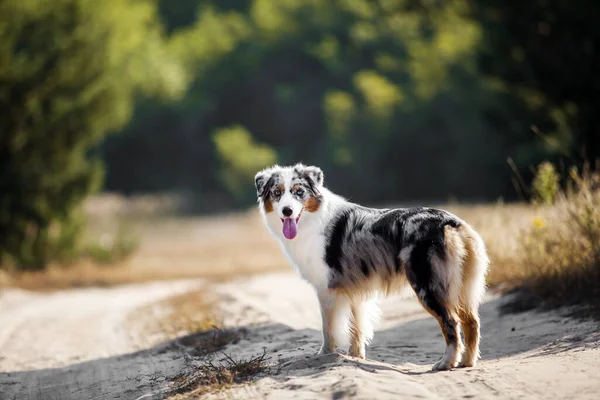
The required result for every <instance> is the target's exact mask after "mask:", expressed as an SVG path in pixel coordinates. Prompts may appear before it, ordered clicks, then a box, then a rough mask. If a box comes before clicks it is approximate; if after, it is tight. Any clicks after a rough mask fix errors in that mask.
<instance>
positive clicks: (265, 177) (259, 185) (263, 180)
mask: <svg viewBox="0 0 600 400" xmlns="http://www.w3.org/2000/svg"><path fill="white" fill-rule="evenodd" d="M270 177H271V172H270V171H269V170H262V171H260V172H258V173H257V174H256V175H255V176H254V186H256V195H257V196H258V197H262V196H263V195H264V194H265V191H266V190H268V188H267V183H268V182H269V178H270Z"/></svg>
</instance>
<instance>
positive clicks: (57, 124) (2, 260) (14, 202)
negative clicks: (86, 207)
mask: <svg viewBox="0 0 600 400" xmlns="http://www.w3.org/2000/svg"><path fill="white" fill-rule="evenodd" d="M0 15H2V18H0V194H1V197H0V266H7V265H14V266H16V267H18V268H25V269H40V268H43V267H44V266H46V265H47V264H48V263H50V262H51V261H54V260H57V261H61V260H64V259H73V258H74V257H77V254H76V253H77V250H78V249H80V242H81V239H80V238H81V237H82V235H81V232H82V228H83V226H84V223H85V221H83V220H82V219H81V218H82V216H81V214H79V213H78V212H77V210H78V208H79V205H80V204H81V202H82V200H83V199H84V198H85V197H86V196H87V195H89V194H90V193H91V192H93V191H94V190H96V189H97V188H98V187H99V186H100V183H101V180H102V175H103V174H102V165H101V163H100V162H99V161H98V160H97V159H95V158H94V157H91V156H90V154H89V153H90V149H92V148H93V146H94V145H95V144H96V143H97V142H98V141H99V140H100V139H102V138H103V137H104V136H105V135H106V134H107V133H109V132H111V131H114V130H116V129H119V128H121V127H122V126H123V125H124V124H125V123H126V122H127V121H128V120H129V118H130V116H131V114H132V109H133V101H134V99H135V96H136V95H137V94H138V93H148V94H165V95H176V94H178V93H179V92H181V90H182V89H183V86H184V83H185V77H184V74H183V73H182V71H181V69H180V68H179V64H178V63H177V62H176V61H174V60H173V59H172V57H170V56H167V53H166V47H165V43H164V37H163V34H162V28H161V26H160V24H159V22H158V18H157V15H156V10H155V5H154V3H152V2H146V1H137V0H103V1H87V0H54V1H38V0H3V1H1V2H0Z"/></svg>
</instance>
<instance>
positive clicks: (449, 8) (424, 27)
mask: <svg viewBox="0 0 600 400" xmlns="http://www.w3.org/2000/svg"><path fill="white" fill-rule="evenodd" d="M169 4H170V3H167V2H159V5H160V10H161V13H162V15H163V18H164V19H165V21H166V24H167V26H169V27H170V30H171V31H172V34H171V40H170V49H171V51H172V52H173V53H174V54H176V58H178V59H182V60H184V64H185V68H186V71H188V73H189V74H190V76H191V77H192V78H191V83H190V86H189V88H188V91H187V93H186V96H185V97H184V98H183V99H181V101H178V102H176V103H170V104H165V103H163V102H159V101H152V102H143V103H139V106H138V109H137V111H136V114H135V117H134V119H133V121H132V123H131V124H130V125H129V126H128V127H127V128H126V129H125V130H124V132H123V134H122V135H120V136H114V137H111V138H109V139H108V140H107V141H106V142H105V143H104V145H103V147H102V154H103V155H104V158H105V160H106V161H107V181H106V188H107V189H108V190H118V191H124V192H126V193H133V192H145V191H165V190H170V191H182V190H183V191H188V190H191V191H193V192H195V193H197V194H199V196H198V197H199V198H198V202H197V204H198V207H199V209H201V210H214V209H215V208H219V207H223V208H229V207H232V206H238V205H242V204H251V203H252V202H253V201H254V199H253V198H252V193H251V192H249V191H246V190H243V189H242V188H240V187H239V186H240V185H242V186H243V185H248V182H244V181H243V180H240V179H238V180H236V181H235V184H232V182H233V181H232V179H231V178H230V177H229V178H224V176H226V175H228V176H231V174H235V175H237V176H241V175H239V172H240V169H239V168H238V167H233V166H232V164H231V163H230V162H228V161H225V160H227V159H231V156H226V155H225V154H224V153H223V151H222V150H219V149H218V148H217V146H216V143H217V142H215V141H213V140H212V134H213V132H215V131H216V130H219V129H222V128H226V127H230V126H239V127H240V129H242V128H243V129H246V130H247V131H248V132H252V135H253V138H254V139H256V140H257V141H258V142H260V143H265V144H266V145H268V146H269V147H271V148H272V149H274V150H275V151H276V153H277V159H278V160H279V161H280V162H281V163H292V162H297V161H304V162H305V163H314V164H318V165H320V166H321V167H322V168H324V169H325V170H326V173H327V177H328V182H329V185H330V186H332V187H333V189H334V190H338V191H341V192H343V193H344V194H345V195H348V196H350V197H352V198H353V199H355V200H357V201H368V202H381V201H390V200H415V199H432V200H433V199H444V200H445V199H447V198H448V197H459V198H463V199H485V198H496V197H497V196H501V195H509V194H510V193H512V188H511V183H510V170H509V169H508V168H507V167H506V164H505V159H506V157H507V156H508V155H511V154H512V153H514V152H519V151H520V152H523V153H526V154H531V153H532V151H531V150H530V149H528V148H527V147H528V146H532V145H531V139H532V138H533V137H534V136H535V135H533V133H531V132H530V131H529V125H530V121H527V120H526V119H525V118H524V117H525V116H527V115H528V114H527V113H524V112H523V113H522V115H521V116H520V117H523V118H521V119H519V116H517V118H515V116H514V114H513V112H512V111H513V110H511V108H510V107H509V106H508V105H507V104H506V103H505V101H504V99H503V98H502V96H503V94H502V93H501V94H500V95H498V91H497V90H496V88H495V87H494V85H493V84H492V83H490V82H489V81H487V80H485V79H483V77H482V76H480V74H479V73H478V70H477V52H478V49H479V44H480V40H481V37H482V27H481V25H480V24H479V23H478V21H476V20H473V19H472V18H471V17H470V14H469V12H470V6H469V2H468V1H466V0H453V1H445V2H439V1H409V0H379V1H367V0H355V1H350V0H337V1H325V0H310V1H301V0H253V1H233V0H228V1H219V2H216V1H212V2H211V1H192V0H188V1H182V2H178V3H177V5H175V4H174V3H173V5H171V6H169ZM175 7H178V8H181V9H185V10H192V9H194V11H195V12H196V19H195V21H194V22H190V20H189V15H188V16H186V17H184V16H182V15H180V13H179V12H178V11H174V10H172V9H174V8H175ZM190 12H191V11H190ZM177 24H180V26H179V27H177V26H176V25H177ZM511 104H512V103H511ZM244 140H245V139H244ZM540 147H541V146H540ZM541 153H543V152H541ZM543 155H545V153H543ZM147 160H152V162H151V163H148V162H147ZM263 161H266V160H263ZM526 161H527V162H528V161H530V160H529V159H527V160H526ZM129 163H130V164H133V165H136V168H127V165H129ZM259 164H260V162H257V164H256V165H252V166H250V165H249V164H246V168H247V169H248V171H246V172H245V173H244V174H246V175H248V176H250V172H255V170H254V169H255V168H256V167H258V166H259ZM227 165H229V166H231V167H232V168H233V169H237V172H232V171H233V169H232V171H229V172H224V169H223V166H225V168H227ZM250 170H252V171H250ZM224 174H225V175H224ZM474 182H478V184H476V185H474ZM239 193H245V194H244V196H245V197H244V198H243V199H241V198H240V195H239Z"/></svg>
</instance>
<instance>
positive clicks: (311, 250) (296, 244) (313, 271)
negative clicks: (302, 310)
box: [284, 232, 329, 288]
mask: <svg viewBox="0 0 600 400" xmlns="http://www.w3.org/2000/svg"><path fill="white" fill-rule="evenodd" d="M303 233H304V234H299V235H298V237H297V238H296V239H295V240H292V241H287V242H285V243H284V249H285V251H286V252H287V253H288V256H289V258H290V259H291V261H292V262H293V264H294V266H295V267H296V269H297V270H298V272H299V273H300V275H301V276H302V277H303V278H304V279H306V280H307V281H308V282H309V283H311V284H312V285H313V286H315V287H323V288H326V287H327V283H328V270H329V268H328V267H327V264H326V263H325V237H324V235H323V234H322V233H320V232H303Z"/></svg>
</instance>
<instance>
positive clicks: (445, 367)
mask: <svg viewBox="0 0 600 400" xmlns="http://www.w3.org/2000/svg"><path fill="white" fill-rule="evenodd" d="M452 368H453V366H452V363H450V362H449V361H447V360H444V359H443V358H442V359H441V360H440V361H438V362H436V363H435V364H434V365H433V368H431V370H432V371H449V370H451V369H452Z"/></svg>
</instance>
